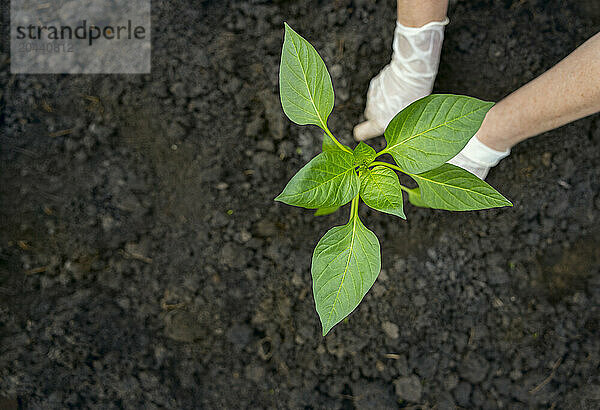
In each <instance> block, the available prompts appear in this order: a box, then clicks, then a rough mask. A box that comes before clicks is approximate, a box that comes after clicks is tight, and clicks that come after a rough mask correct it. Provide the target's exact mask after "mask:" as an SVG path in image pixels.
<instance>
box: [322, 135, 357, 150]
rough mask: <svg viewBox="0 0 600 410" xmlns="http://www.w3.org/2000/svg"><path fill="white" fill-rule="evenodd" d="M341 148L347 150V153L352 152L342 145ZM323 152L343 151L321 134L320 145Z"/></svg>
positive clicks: (328, 137) (329, 138)
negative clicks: (321, 140) (321, 141)
mask: <svg viewBox="0 0 600 410" xmlns="http://www.w3.org/2000/svg"><path fill="white" fill-rule="evenodd" d="M342 146H344V147H346V148H348V152H350V151H352V150H351V149H350V148H349V147H347V146H345V145H343V144H342ZM322 149H323V152H325V151H343V150H342V149H341V148H340V147H338V146H337V144H336V143H335V142H333V140H332V139H331V137H330V136H329V135H327V134H323V143H322Z"/></svg>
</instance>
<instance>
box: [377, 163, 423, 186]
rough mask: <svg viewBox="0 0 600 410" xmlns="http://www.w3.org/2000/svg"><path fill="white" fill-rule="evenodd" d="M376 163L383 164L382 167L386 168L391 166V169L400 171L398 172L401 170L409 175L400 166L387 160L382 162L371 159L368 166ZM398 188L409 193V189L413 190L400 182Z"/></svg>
mask: <svg viewBox="0 0 600 410" xmlns="http://www.w3.org/2000/svg"><path fill="white" fill-rule="evenodd" d="M376 165H382V166H384V167H388V168H391V169H393V170H396V171H400V172H402V173H403V174H406V175H410V174H409V173H407V172H404V171H402V170H401V169H400V167H398V166H396V165H394V164H390V163H389V162H383V161H373V162H371V164H370V165H369V166H376ZM400 189H402V190H403V191H405V192H407V193H410V192H411V191H413V190H412V189H410V188H408V187H405V186H404V185H402V184H400Z"/></svg>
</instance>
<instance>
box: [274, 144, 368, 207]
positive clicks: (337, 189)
mask: <svg viewBox="0 0 600 410" xmlns="http://www.w3.org/2000/svg"><path fill="white" fill-rule="evenodd" d="M359 188H360V182H359V180H358V175H356V171H355V170H354V157H353V156H352V154H350V153H348V152H345V151H342V150H338V151H325V152H322V153H320V154H319V155H317V156H316V157H314V158H313V159H312V160H310V162H309V163H308V164H306V165H305V166H304V167H303V168H302V169H301V170H300V171H298V173H297V174H296V175H294V177H293V178H292V179H291V180H290V182H288V184H287V185H286V187H285V189H284V190H283V192H282V193H281V194H279V196H278V197H277V198H275V200H276V201H280V202H284V203H286V204H288V205H294V206H302V207H304V208H324V207H333V206H341V205H344V204H345V203H347V202H349V201H350V200H351V199H352V198H354V197H355V196H356V194H358V190H359Z"/></svg>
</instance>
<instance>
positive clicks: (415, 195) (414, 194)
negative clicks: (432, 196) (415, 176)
mask: <svg viewBox="0 0 600 410" xmlns="http://www.w3.org/2000/svg"><path fill="white" fill-rule="evenodd" d="M408 202H410V203H411V204H413V205H414V206H418V207H421V208H429V206H427V204H426V203H425V202H423V199H422V198H421V190H420V189H419V188H418V187H417V188H413V189H411V190H409V191H408Z"/></svg>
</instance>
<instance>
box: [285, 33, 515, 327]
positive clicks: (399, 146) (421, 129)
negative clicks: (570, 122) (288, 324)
mask: <svg viewBox="0 0 600 410" xmlns="http://www.w3.org/2000/svg"><path fill="white" fill-rule="evenodd" d="M279 91H280V97H281V105H282V107H283V111H284V112H285V114H286V115H287V116H288V118H289V119H290V120H292V121H293V122H295V123H296V124H299V125H308V124H311V125H316V126H318V127H320V128H321V129H322V130H323V131H324V132H325V135H324V139H323V152H322V153H320V154H318V155H317V156H316V157H314V158H313V159H312V160H311V161H310V162H309V163H308V164H306V165H305V166H304V167H303V168H302V169H301V170H300V171H298V173H297V174H296V175H294V177H293V178H292V179H291V180H290V181H289V183H288V184H287V185H286V187H285V189H284V190H283V192H282V193H281V194H279V196H277V198H275V200H276V201H280V202H284V203H286V204H288V205H294V206H300V207H304V208H313V209H316V210H317V211H316V212H315V215H326V214H328V213H332V212H335V211H336V210H337V209H338V208H339V207H341V206H342V205H344V204H346V203H348V202H351V205H350V218H349V219H348V223H347V224H346V225H343V226H336V227H334V228H332V229H331V230H329V231H328V232H327V233H326V234H325V235H324V236H323V237H322V238H321V240H320V241H319V243H318V244H317V246H316V248H315V250H314V253H313V257H312V267H311V272H312V280H313V294H314V298H315V305H316V309H317V313H318V315H319V318H320V319H321V324H322V326H323V335H326V334H327V333H328V332H329V331H330V330H331V328H332V327H333V326H335V325H336V324H337V323H339V322H340V321H341V320H342V319H344V318H345V317H346V316H348V315H349V314H350V313H351V312H352V311H353V310H354V309H355V308H356V307H357V306H358V304H359V303H360V301H361V300H362V299H363V297H364V296H365V294H366V293H367V292H368V290H369V289H370V288H371V286H372V285H373V283H374V282H375V279H376V278H377V276H378V275H379V271H380V268H381V254H380V247H379V241H378V240H377V237H376V236H375V234H374V233H373V232H371V231H370V230H369V229H367V228H366V227H365V225H363V223H362V221H361V220H360V218H359V216H358V208H359V198H360V199H362V200H363V202H364V203H365V204H366V205H368V206H369V207H371V208H373V209H376V210H378V211H381V212H385V213H388V214H391V215H395V216H398V217H400V218H402V219H406V216H405V215H404V209H403V198H402V191H404V192H406V193H407V194H408V200H409V201H410V202H411V203H412V204H413V205H416V206H420V207H429V208H436V209H445V210H449V211H469V210H476V209H486V208H494V207H501V206H512V204H511V203H510V202H509V201H508V200H507V199H506V198H504V197H503V196H502V195H501V194H499V193H498V192H497V191H496V190H494V188H492V187H491V186H490V185H488V184H487V183H486V182H484V181H482V180H480V179H479V178H477V177H476V176H474V175H473V174H471V173H469V172H467V171H465V170H463V169H462V168H459V167H456V166H454V165H450V164H447V163H446V161H448V160H449V159H450V158H452V157H454V156H455V155H456V154H458V152H459V151H460V150H462V149H463V147H464V146H465V145H466V143H467V141H469V139H470V138H471V137H472V136H473V135H474V134H475V132H476V131H477V130H478V129H479V127H480V125H481V122H482V121H483V118H484V117H485V114H486V113H487V111H488V110H489V109H490V108H491V107H492V105H493V103H491V102H485V101H481V100H478V99H476V98H472V97H467V96H462V95H430V96H428V97H425V98H422V99H420V100H418V101H415V102H414V103H412V104H411V105H409V106H408V107H406V108H405V109H403V110H402V111H401V112H400V113H398V115H396V116H395V117H394V119H393V120H392V121H391V122H390V123H389V125H388V126H387V128H386V130H385V134H384V136H385V140H386V141H387V146H386V147H385V149H383V150H382V151H380V152H375V150H374V149H373V148H372V147H370V146H369V145H367V144H365V143H364V142H361V143H359V144H358V145H357V146H356V148H354V149H350V148H349V147H347V146H345V145H343V144H341V143H340V142H339V141H338V140H337V139H336V138H335V137H334V136H333V134H332V133H331V131H330V130H329V128H328V127H327V118H328V117H329V114H331V111H332V110H333V99H334V96H333V86H332V84H331V77H330V76H329V73H328V72H327V68H326V67H325V63H324V62H323V60H322V59H321V57H320V56H319V54H318V53H317V52H316V50H315V49H314V48H313V46H312V45H310V43H308V41H306V40H305V39H304V38H302V37H301V36H300V35H298V34H297V33H296V32H295V31H294V30H292V28H291V27H290V26H288V25H287V24H285V40H284V43H283V50H282V53H281V65H280V68H279ZM383 154H390V155H391V157H392V158H393V159H394V161H395V162H396V164H391V163H388V162H383V161H377V160H376V159H377V157H379V156H380V155H383ZM396 171H398V172H402V173H404V174H406V175H408V176H410V177H411V178H412V179H414V180H415V181H416V183H417V185H418V186H417V187H416V188H408V187H406V186H403V185H401V184H400V181H399V179H398V175H397V174H396Z"/></svg>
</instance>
